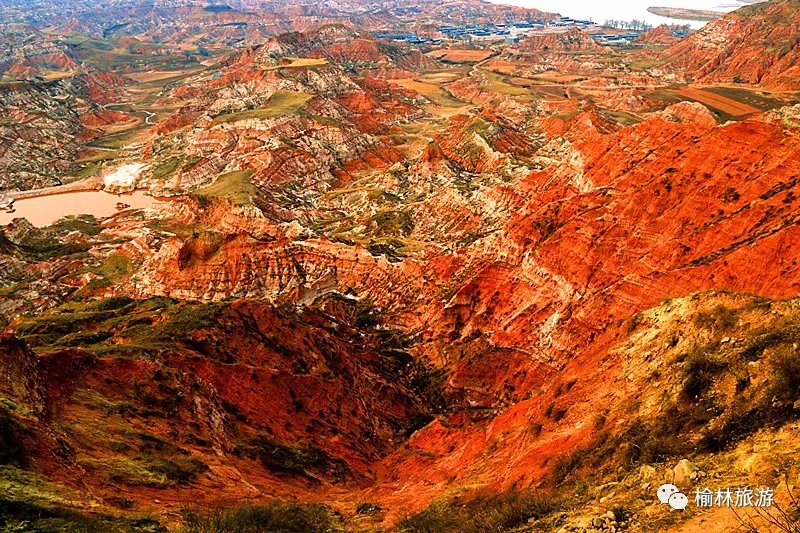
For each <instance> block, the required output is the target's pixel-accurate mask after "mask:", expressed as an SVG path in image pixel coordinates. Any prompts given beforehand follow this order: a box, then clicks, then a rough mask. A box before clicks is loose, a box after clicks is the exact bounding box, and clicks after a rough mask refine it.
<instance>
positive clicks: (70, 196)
mask: <svg viewBox="0 0 800 533" xmlns="http://www.w3.org/2000/svg"><path fill="white" fill-rule="evenodd" d="M118 202H122V203H124V204H128V205H130V206H131V208H136V209H142V208H146V207H153V206H154V205H155V204H157V203H159V202H158V200H156V199H155V198H153V197H152V196H148V195H147V194H145V193H144V192H142V191H136V192H133V193H131V194H123V195H116V194H110V193H107V192H103V191H79V192H67V193H61V194H50V195H47V196H39V197H38V198H26V199H23V200H17V201H16V202H14V208H15V211H14V212H13V213H6V212H5V211H0V225H6V224H8V223H9V222H11V221H12V220H14V219H15V218H21V217H24V218H27V219H28V220H29V221H30V223H31V224H33V225H34V226H36V227H37V228H41V227H44V226H49V225H50V224H52V223H54V222H56V221H57V220H59V219H60V218H63V217H65V216H68V215H94V216H95V217H97V218H105V217H108V216H111V215H113V214H115V213H117V212H118V210H117V203H118Z"/></svg>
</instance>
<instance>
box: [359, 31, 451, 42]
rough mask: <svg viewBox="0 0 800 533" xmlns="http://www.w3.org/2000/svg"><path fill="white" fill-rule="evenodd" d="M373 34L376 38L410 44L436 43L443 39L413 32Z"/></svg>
mask: <svg viewBox="0 0 800 533" xmlns="http://www.w3.org/2000/svg"><path fill="white" fill-rule="evenodd" d="M372 36H373V37H375V38H376V39H390V40H392V41H403V42H406V43H409V44H426V43H429V44H435V43H439V42H441V41H442V40H441V39H433V38H431V37H425V36H420V35H414V34H413V33H385V32H372Z"/></svg>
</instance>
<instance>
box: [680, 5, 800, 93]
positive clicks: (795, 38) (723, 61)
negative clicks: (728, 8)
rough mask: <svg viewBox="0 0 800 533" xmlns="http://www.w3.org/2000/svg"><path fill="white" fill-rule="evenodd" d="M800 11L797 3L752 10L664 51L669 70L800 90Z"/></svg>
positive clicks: (717, 80)
mask: <svg viewBox="0 0 800 533" xmlns="http://www.w3.org/2000/svg"><path fill="white" fill-rule="evenodd" d="M798 21H800V7H798V4H797V2H794V1H792V0H780V1H775V2H764V3H762V4H757V5H753V6H748V7H745V8H742V9H739V10H737V11H735V12H733V13H730V14H728V15H727V16H725V17H724V18H722V19H720V20H718V21H714V22H711V23H709V24H708V25H706V26H705V27H704V28H703V29H702V30H700V31H698V32H697V33H696V34H694V35H692V36H690V37H688V38H687V39H685V40H683V41H681V42H680V43H677V44H676V45H674V46H673V47H671V48H669V49H668V50H666V51H665V52H664V57H666V58H669V63H668V65H669V66H671V67H673V68H680V69H685V70H686V75H687V77H689V78H690V79H693V80H695V81H699V82H702V83H731V82H741V83H749V84H754V85H758V84H760V85H763V86H764V87H768V88H772V89H776V90H787V91H791V90H798V89H800V81H798V80H800V67H798V64H797V63H798V57H800V32H799V31H798V27H800V24H798Z"/></svg>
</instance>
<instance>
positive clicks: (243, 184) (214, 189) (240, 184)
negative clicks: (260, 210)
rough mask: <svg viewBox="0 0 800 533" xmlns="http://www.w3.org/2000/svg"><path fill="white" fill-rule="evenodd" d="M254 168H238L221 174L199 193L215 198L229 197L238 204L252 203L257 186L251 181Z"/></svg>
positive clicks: (198, 192)
mask: <svg viewBox="0 0 800 533" xmlns="http://www.w3.org/2000/svg"><path fill="white" fill-rule="evenodd" d="M252 175H253V170H251V169H245V170H236V171H234V172H228V173H227V174H222V175H221V176H219V177H218V178H217V179H216V180H215V181H214V183H212V184H211V185H209V186H208V187H205V188H203V189H200V190H198V191H197V194H199V195H200V196H210V197H214V198H227V199H228V200H230V201H231V202H232V203H234V204H236V205H252V204H253V199H254V197H255V192H256V191H255V187H253V184H252V183H251V182H250V176H252Z"/></svg>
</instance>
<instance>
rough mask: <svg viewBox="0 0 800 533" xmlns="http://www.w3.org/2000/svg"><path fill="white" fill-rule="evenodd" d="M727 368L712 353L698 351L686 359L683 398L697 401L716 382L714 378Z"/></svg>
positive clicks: (688, 400) (687, 400)
mask: <svg viewBox="0 0 800 533" xmlns="http://www.w3.org/2000/svg"><path fill="white" fill-rule="evenodd" d="M725 368H726V365H725V364H724V363H723V362H721V361H719V360H717V359H716V358H715V357H714V356H713V355H712V354H710V353H705V352H696V353H693V354H691V355H689V357H688V358H687V359H686V362H685V367H684V375H685V378H684V381H683V388H682V390H681V394H680V396H681V399H682V400H683V401H686V402H696V401H697V400H699V399H700V397H701V396H703V394H704V393H705V392H706V391H707V390H708V389H709V388H710V387H711V385H713V384H714V378H715V377H716V376H717V375H718V374H719V373H720V372H721V371H722V370H724V369H725Z"/></svg>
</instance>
